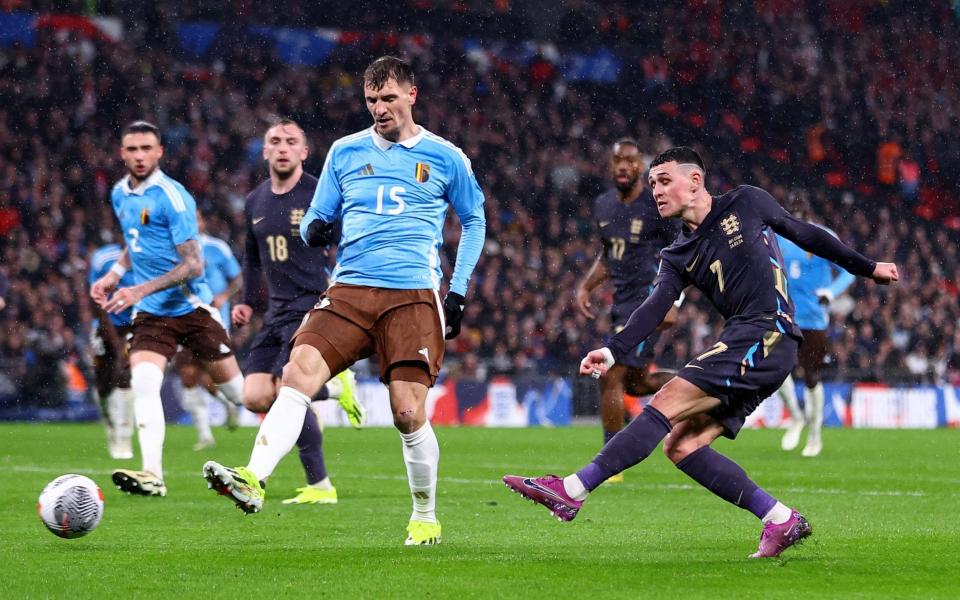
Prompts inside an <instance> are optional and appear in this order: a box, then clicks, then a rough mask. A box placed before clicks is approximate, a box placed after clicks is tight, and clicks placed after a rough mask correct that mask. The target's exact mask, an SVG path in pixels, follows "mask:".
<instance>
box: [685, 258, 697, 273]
mask: <svg viewBox="0 0 960 600" xmlns="http://www.w3.org/2000/svg"><path fill="white" fill-rule="evenodd" d="M698 260H700V255H699V254H698V255H697V257H696V258H695V259H693V262H692V263H690V264H689V265H687V273H689V272H690V271H692V270H693V268H694V267H695V266H697V261H698Z"/></svg>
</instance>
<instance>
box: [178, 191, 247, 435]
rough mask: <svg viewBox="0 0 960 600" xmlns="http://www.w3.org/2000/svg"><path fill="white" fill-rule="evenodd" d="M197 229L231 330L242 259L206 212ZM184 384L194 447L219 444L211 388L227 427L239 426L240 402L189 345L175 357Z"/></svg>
mask: <svg viewBox="0 0 960 600" xmlns="http://www.w3.org/2000/svg"><path fill="white" fill-rule="evenodd" d="M197 230H198V231H199V232H200V237H199V239H200V249H201V250H202V251H203V264H204V274H205V275H206V277H207V284H208V285H209V286H210V292H211V293H212V294H213V301H212V302H211V303H210V305H211V306H213V307H214V308H215V309H217V310H218V311H219V312H220V321H221V322H222V323H223V327H224V329H226V330H227V333H228V334H229V333H230V298H231V297H232V296H233V295H234V294H236V293H237V292H238V291H240V288H241V287H242V286H243V277H241V275H240V263H239V262H237V258H236V257H235V256H234V255H233V250H231V249H230V245H229V244H227V243H226V242H225V241H223V240H221V239H220V238H216V237H213V236H212V235H209V234H208V233H207V223H206V220H204V218H203V214H202V213H201V212H200V211H199V210H198V211H197ZM173 363H174V364H175V365H176V367H177V373H178V374H179V375H180V382H181V383H182V385H183V393H182V396H181V398H180V402H181V404H182V406H183V408H184V410H186V411H187V412H188V413H190V416H191V417H193V425H194V427H196V429H197V443H196V444H194V445H193V449H194V450H204V449H206V448H212V447H213V446H215V445H216V440H214V438H213V430H212V429H211V428H210V408H209V405H208V404H207V395H206V394H205V393H204V392H205V391H206V392H209V393H210V395H211V396H213V397H214V398H215V399H216V400H218V401H219V402H221V403H223V405H224V406H225V407H226V409H227V427H229V428H230V429H236V427H237V412H238V411H237V406H236V405H234V404H233V403H232V402H230V401H228V400H227V399H226V398H224V397H223V396H222V395H221V394H219V393H218V391H217V388H216V387H215V386H214V385H213V381H211V380H210V376H209V375H208V374H207V373H206V372H205V371H204V370H203V367H202V365H201V364H200V361H199V360H198V359H197V357H196V355H194V353H193V352H191V351H189V350H187V349H186V348H184V349H181V350H180V351H179V352H177V355H176V356H175V357H174V358H173Z"/></svg>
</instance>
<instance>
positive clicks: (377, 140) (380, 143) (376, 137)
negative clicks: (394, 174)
mask: <svg viewBox="0 0 960 600" xmlns="http://www.w3.org/2000/svg"><path fill="white" fill-rule="evenodd" d="M417 127H419V128H420V131H419V132H418V133H417V135H415V136H413V137H411V138H407V139H405V140H401V141H399V142H391V141H390V140H388V139H387V138H385V137H383V136H382V135H380V134H379V133H377V131H376V129H374V128H373V127H371V128H370V137H372V138H373V143H374V144H376V145H377V148H380V149H381V150H383V151H387V150H389V149H390V147H391V146H393V145H394V144H400V145H401V146H403V147H404V148H413V147H414V146H416V145H417V144H419V143H420V140H422V139H423V136H424V134H425V133H426V131H427V130H426V129H424V128H423V126H422V125H417Z"/></svg>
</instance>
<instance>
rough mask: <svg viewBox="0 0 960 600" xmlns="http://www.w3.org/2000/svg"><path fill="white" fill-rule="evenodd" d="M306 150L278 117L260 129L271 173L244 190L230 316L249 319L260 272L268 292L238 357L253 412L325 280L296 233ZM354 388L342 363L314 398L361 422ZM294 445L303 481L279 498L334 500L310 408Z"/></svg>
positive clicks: (267, 401)
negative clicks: (241, 286) (241, 284)
mask: <svg viewBox="0 0 960 600" xmlns="http://www.w3.org/2000/svg"><path fill="white" fill-rule="evenodd" d="M307 154H308V148H307V140H306V135H305V134H304V132H303V129H301V128H300V126H299V125H297V123H295V122H294V121H292V120H290V119H280V120H278V121H277V122H276V123H274V124H273V125H272V126H271V127H270V128H269V129H267V132H266V134H265V135H264V140H263V158H264V159H265V160H266V161H267V165H268V167H269V170H270V179H268V180H267V181H264V182H263V183H261V184H260V185H259V186H257V188H256V189H254V190H253V191H252V192H250V194H249V195H248V196H247V202H246V208H245V209H244V215H245V217H246V223H247V236H246V251H245V252H244V257H243V270H244V281H246V282H247V284H246V287H245V292H244V301H243V303H241V304H237V305H236V306H235V307H234V308H233V313H232V318H233V322H234V324H236V325H237V326H243V325H247V324H248V323H249V322H250V319H251V318H252V317H253V308H252V307H253V305H254V304H255V303H256V298H257V293H258V292H259V289H260V284H261V282H262V280H263V277H264V275H266V280H267V289H268V290H269V295H270V300H269V306H268V308H267V313H266V315H264V318H263V326H262V327H261V328H260V331H259V332H258V333H257V335H256V336H255V337H254V338H253V342H252V343H251V345H250V348H249V354H248V356H247V359H246V361H245V364H244V373H245V374H246V379H244V386H243V398H244V403H245V404H246V406H247V408H248V409H250V410H252V411H253V412H256V413H266V412H267V411H269V410H270V406H272V405H273V400H274V398H276V397H277V393H278V390H279V387H280V376H281V374H282V371H283V365H285V364H287V361H288V360H289V358H290V340H291V339H293V334H294V332H296V330H297V328H298V327H299V326H300V323H301V321H302V320H303V317H304V315H305V314H306V313H307V311H309V310H310V309H311V308H313V305H314V304H316V303H317V299H318V298H319V297H320V294H322V293H323V290H325V289H326V287H327V273H326V264H327V256H326V251H325V250H323V249H320V248H309V247H307V246H306V245H305V244H304V243H303V241H302V240H301V239H300V220H301V219H303V215H304V214H305V213H306V211H307V209H308V208H309V207H310V200H311V199H312V198H313V193H314V190H316V188H317V179H316V177H313V176H311V175H308V174H306V173H304V172H303V161H304V160H305V159H306V158H307ZM353 390H354V377H353V373H352V372H351V371H349V370H344V371H343V372H341V373H340V374H338V375H337V376H336V377H335V378H334V379H332V380H331V381H329V382H328V384H327V385H326V386H324V387H322V388H320V391H319V393H317V394H316V395H315V396H314V398H313V399H314V400H324V399H326V398H328V397H337V398H338V399H339V401H340V406H341V407H343V409H344V411H345V412H346V413H347V417H348V418H349V420H350V422H351V424H353V426H354V427H362V426H363V423H364V419H365V417H366V413H365V410H364V408H363V405H362V404H360V403H359V402H358V401H357V399H356V397H355V396H354V393H353ZM297 448H299V449H300V462H301V463H302V464H303V470H304V472H305V474H306V478H307V485H306V486H304V487H302V488H298V489H297V495H296V496H294V497H293V498H288V499H286V500H284V503H285V504H336V502H337V489H336V488H335V487H334V486H333V484H332V483H331V482H330V478H329V477H328V475H327V467H326V463H325V461H324V457H323V430H322V429H321V426H320V422H319V420H318V417H317V416H316V414H315V413H314V411H312V410H310V411H307V412H306V413H305V416H304V421H303V428H302V429H301V430H300V436H299V437H298V438H297Z"/></svg>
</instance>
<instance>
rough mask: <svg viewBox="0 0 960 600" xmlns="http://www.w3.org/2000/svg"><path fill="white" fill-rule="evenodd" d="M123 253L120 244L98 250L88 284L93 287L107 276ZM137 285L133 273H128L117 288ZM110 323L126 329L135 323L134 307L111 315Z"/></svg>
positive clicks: (92, 257)
mask: <svg viewBox="0 0 960 600" xmlns="http://www.w3.org/2000/svg"><path fill="white" fill-rule="evenodd" d="M121 252H123V248H121V247H120V244H107V245H105V246H100V247H99V248H97V249H96V250H95V251H94V253H93V256H91V257H90V273H89V275H88V276H87V282H88V283H89V284H90V285H93V284H94V282H96V281H97V280H98V279H100V278H101V277H103V276H104V275H106V274H107V271H109V270H110V267H112V266H113V264H114V263H115V262H117V259H118V258H120V254H121ZM132 285H135V282H134V281H133V271H127V272H126V273H124V274H123V277H121V278H120V282H119V283H118V284H117V288H125V287H130V286H132ZM110 322H111V323H113V324H114V325H115V326H116V327H124V326H127V325H130V324H131V323H133V307H132V306H131V307H130V308H128V309H127V310H125V311H123V312H122V313H119V314H116V315H114V314H111V315H110ZM93 328H94V329H96V328H97V323H94V324H93Z"/></svg>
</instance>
